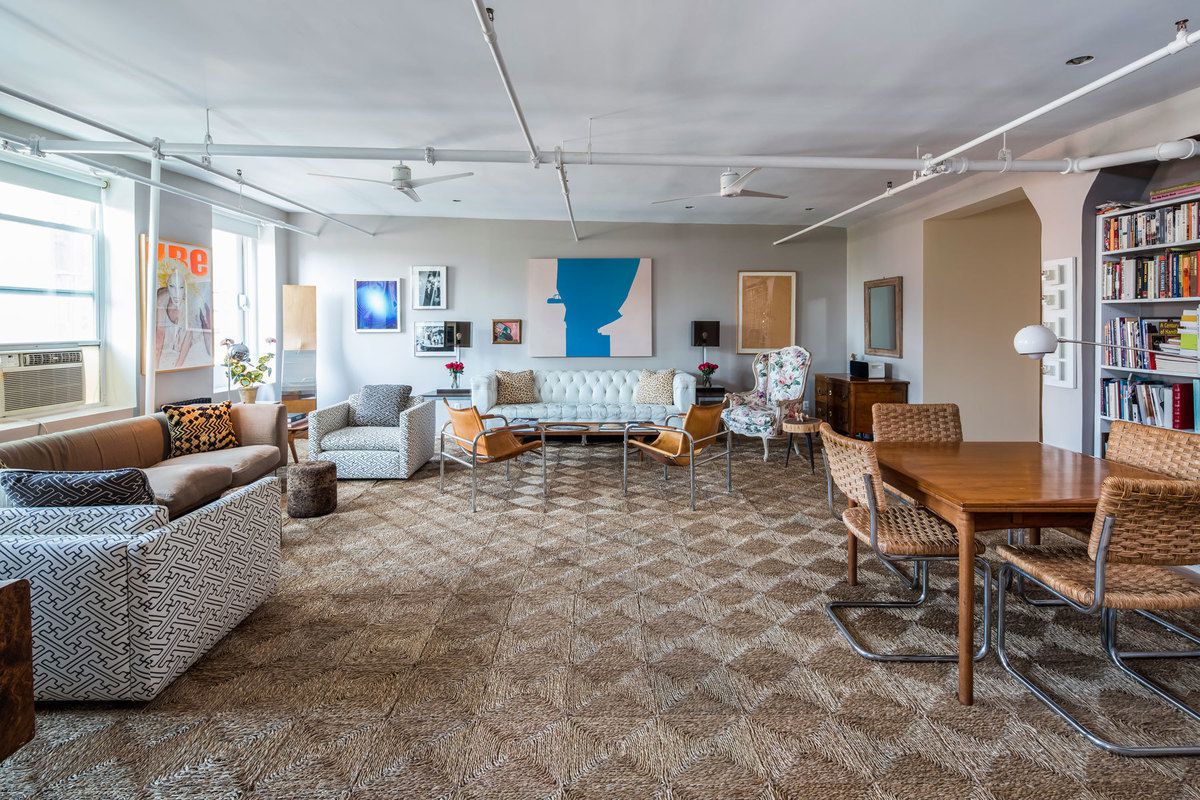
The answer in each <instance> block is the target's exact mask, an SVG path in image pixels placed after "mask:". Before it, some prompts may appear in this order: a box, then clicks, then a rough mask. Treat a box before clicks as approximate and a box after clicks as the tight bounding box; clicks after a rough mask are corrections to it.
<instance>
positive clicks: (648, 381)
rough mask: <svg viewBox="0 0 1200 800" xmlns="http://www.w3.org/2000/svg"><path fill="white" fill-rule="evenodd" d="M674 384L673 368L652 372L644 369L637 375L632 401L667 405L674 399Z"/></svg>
mask: <svg viewBox="0 0 1200 800" xmlns="http://www.w3.org/2000/svg"><path fill="white" fill-rule="evenodd" d="M674 386H675V370H673V369H664V370H662V371H660V372H652V371H651V370H648V369H644V370H642V374H641V375H639V376H638V385H637V389H636V390H635V391H634V393H633V402H635V403H644V404H649V405H662V406H669V405H671V403H673V402H674V401H675V391H674Z"/></svg>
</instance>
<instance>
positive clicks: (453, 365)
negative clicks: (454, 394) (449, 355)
mask: <svg viewBox="0 0 1200 800" xmlns="http://www.w3.org/2000/svg"><path fill="white" fill-rule="evenodd" d="M446 369H447V370H449V371H450V388H451V389H457V388H458V376H459V375H462V374H463V363H462V362H461V361H449V362H447V363H446Z"/></svg>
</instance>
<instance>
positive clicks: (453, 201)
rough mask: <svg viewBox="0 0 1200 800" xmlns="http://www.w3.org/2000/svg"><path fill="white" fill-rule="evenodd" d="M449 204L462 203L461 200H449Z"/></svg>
mask: <svg viewBox="0 0 1200 800" xmlns="http://www.w3.org/2000/svg"><path fill="white" fill-rule="evenodd" d="M450 202H452V203H461V202H462V200H451V201H450Z"/></svg>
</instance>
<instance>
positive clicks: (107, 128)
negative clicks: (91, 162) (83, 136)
mask: <svg viewBox="0 0 1200 800" xmlns="http://www.w3.org/2000/svg"><path fill="white" fill-rule="evenodd" d="M0 94H6V95H8V96H9V97H15V98H17V99H18V100H23V101H24V102H26V103H29V104H30V105H35V106H37V107H38V108H43V109H45V110H46V111H51V112H53V113H55V114H58V115H60V116H63V117H66V118H68V119H73V120H75V121H76V122H81V123H83V124H84V125H87V126H89V127H92V128H95V129H96V130H100V131H104V132H105V133H109V134H112V135H113V136H116V137H117V138H118V139H124V140H125V141H127V142H131V143H134V144H136V145H140V146H141V147H142V148H145V149H144V150H142V151H141V152H140V153H136V154H134V153H131V154H130V155H142V156H145V155H147V151H149V152H151V153H154V152H157V153H158V154H159V155H163V156H166V153H163V152H162V150H161V149H158V148H157V145H158V144H159V143H161V140H158V141H151V140H147V139H143V138H141V137H139V136H134V135H133V134H132V133H129V132H127V131H123V130H121V129H120V128H114V127H112V126H111V125H106V124H104V123H103V122H100V121H98V120H94V119H90V118H89V117H85V116H83V115H82V114H77V113H75V112H74V111H71V110H70V109H67V108H63V107H62V106H58V105H55V104H54V103H50V102H47V101H45V100H40V99H38V98H36V97H34V96H33V95H30V94H26V93H25V92H22V91H20V90H17V89H14V88H12V87H11V86H5V85H3V84H0ZM170 157H171V158H174V159H176V160H178V161H182V162H183V163H185V164H190V165H191V166H193V167H196V168H198V169H202V170H204V171H205V172H210V173H212V174H213V175H217V176H219V177H222V178H224V179H225V180H229V181H234V182H235V183H238V184H240V185H241V186H243V187H245V188H247V189H253V190H254V191H256V192H261V193H262V194H265V195H268V196H270V197H274V198H275V199H276V200H281V201H283V202H285V203H288V204H289V205H293V206H296V207H297V208H302V209H304V210H305V211H307V212H309V213H311V214H316V215H317V216H318V217H321V218H322V219H327V220H329V221H330V222H333V223H336V224H338V225H341V226H342V227H345V228H350V229H351V230H355V231H358V232H359V233H365V234H366V235H367V236H374V235H375V234H373V233H371V231H369V230H367V229H365V228H360V227H358V226H357V225H351V224H350V223H349V222H343V221H342V220H340V219H338V218H337V217H334V216H332V215H330V214H326V213H325V212H324V211H318V210H317V209H315V208H313V207H311V206H307V205H305V204H304V203H300V202H298V201H296V200H293V199H291V198H290V197H285V196H283V195H281V194H279V193H278V192H273V191H271V190H270V189H267V188H265V187H263V186H259V185H258V184H255V183H251V182H250V181H247V180H245V179H243V178H242V176H241V175H231V174H229V173H228V172H225V171H224V170H219V169H217V168H216V167H214V166H212V165H210V164H205V163H204V162H203V161H197V160H196V159H193V158H188V157H186V156H183V155H175V156H170Z"/></svg>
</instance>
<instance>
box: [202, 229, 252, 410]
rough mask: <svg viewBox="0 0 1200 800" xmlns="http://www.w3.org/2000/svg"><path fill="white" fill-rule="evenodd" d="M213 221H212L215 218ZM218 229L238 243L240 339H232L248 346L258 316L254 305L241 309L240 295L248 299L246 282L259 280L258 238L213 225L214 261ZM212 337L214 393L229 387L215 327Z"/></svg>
mask: <svg viewBox="0 0 1200 800" xmlns="http://www.w3.org/2000/svg"><path fill="white" fill-rule="evenodd" d="M214 221H215V217H214ZM218 232H219V233H222V234H225V235H228V236H232V237H234V239H235V241H236V244H237V246H236V248H235V249H236V251H237V264H236V267H235V269H236V270H237V291H236V292H235V294H234V297H235V298H236V302H235V308H236V310H237V312H238V314H239V315H240V321H239V323H238V328H239V334H238V336H239V338H238V339H235V341H240V342H242V343H245V344H246V345H247V347H249V346H250V345H249V340H251V339H257V338H258V325H259V321H258V318H257V308H256V307H255V306H253V304H251V305H248V307H246V308H242V306H241V298H243V297H245V298H247V299H248V298H250V297H251V293H250V292H248V291H246V287H247V281H248V280H249V281H251V282H253V283H255V284H256V283H257V281H258V237H254V236H250V235H249V234H246V233H241V232H239V231H233V230H229V229H227V228H222V227H219V226H217V225H213V228H212V236H213V241H212V245H213V250H214V261H215V250H216V247H215V245H216V242H215V237H216V234H217V233H218ZM250 248H254V252H253V253H252V254H251V253H250V252H249V250H250ZM250 261H253V273H254V274H253V275H250V276H247V274H246V271H247V263H248V262H250ZM221 268H222V267H221V266H220V265H219V264H215V263H214V264H213V269H221ZM252 312H253V314H252ZM217 313H218V310H217V308H216V307H215V293H214V308H213V314H214V316H215V315H216V314H217ZM252 317H253V318H252ZM213 338H214V341H213V392H224V391H227V390H228V389H227V386H226V384H227V378H228V375H226V372H225V367H224V366H222V364H221V362H222V361H224V359H225V353H224V352H221V351H220V349H219V348H220V346H221V343H220V342H219V341H216V336H215V330H214V337H213ZM251 350H252V352H251V354H252V355H253V348H251Z"/></svg>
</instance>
